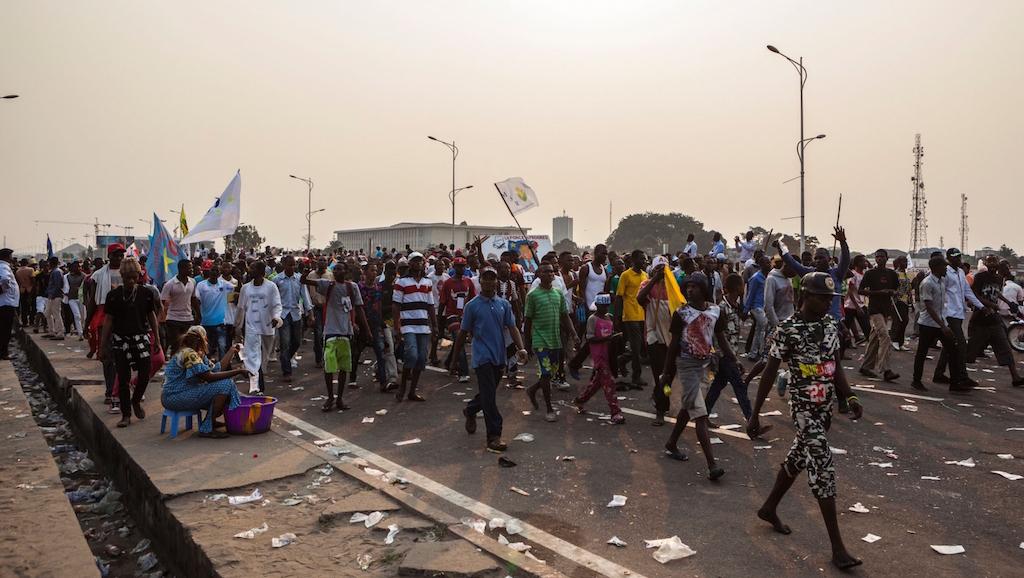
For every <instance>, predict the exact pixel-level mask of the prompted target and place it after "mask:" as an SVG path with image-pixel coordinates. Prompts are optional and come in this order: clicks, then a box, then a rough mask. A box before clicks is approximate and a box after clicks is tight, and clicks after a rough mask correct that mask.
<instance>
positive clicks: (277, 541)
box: [270, 532, 298, 548]
mask: <svg viewBox="0 0 1024 578" xmlns="http://www.w3.org/2000/svg"><path fill="white" fill-rule="evenodd" d="M297 538H298V536H296V535H295V534H292V533H291V532H288V533H286V534H281V535H280V536H278V537H276V538H272V539H271V540H270V545H271V546H273V547H274V548H284V547H285V546H287V545H288V544H291V543H292V542H294V541H295V540H296V539H297Z"/></svg>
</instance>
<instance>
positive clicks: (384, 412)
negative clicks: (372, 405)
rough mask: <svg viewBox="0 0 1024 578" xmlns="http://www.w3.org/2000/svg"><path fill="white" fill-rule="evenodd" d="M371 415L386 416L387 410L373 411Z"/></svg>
mask: <svg viewBox="0 0 1024 578" xmlns="http://www.w3.org/2000/svg"><path fill="white" fill-rule="evenodd" d="M373 413H375V414H377V415H387V414H388V410H387V409H378V410H377V411H375V412H373Z"/></svg>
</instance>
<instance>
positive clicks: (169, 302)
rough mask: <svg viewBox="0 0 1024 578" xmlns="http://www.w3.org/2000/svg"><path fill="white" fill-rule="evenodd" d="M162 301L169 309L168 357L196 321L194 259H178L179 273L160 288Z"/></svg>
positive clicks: (197, 307)
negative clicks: (193, 276)
mask: <svg viewBox="0 0 1024 578" xmlns="http://www.w3.org/2000/svg"><path fill="white" fill-rule="evenodd" d="M160 301H162V302H163V305H164V309H165V310H167V320H166V321H165V322H164V334H165V335H166V348H167V351H166V353H167V357H168V359H169V358H170V356H171V355H172V354H173V353H174V352H175V351H177V350H178V340H179V339H181V336H182V335H184V334H185V332H187V331H188V328H189V327H192V325H193V324H194V323H195V319H196V316H195V314H194V310H198V309H199V300H198V299H196V281H195V279H193V278H192V261H189V260H188V259H182V260H181V261H178V275H177V276H176V277H173V278H171V279H170V280H169V281H167V282H166V283H164V286H163V289H161V290H160Z"/></svg>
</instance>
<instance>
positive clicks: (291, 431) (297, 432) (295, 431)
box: [288, 429, 302, 437]
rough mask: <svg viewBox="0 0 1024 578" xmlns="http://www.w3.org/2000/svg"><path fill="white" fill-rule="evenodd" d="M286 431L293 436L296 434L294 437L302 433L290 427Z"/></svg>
mask: <svg viewBox="0 0 1024 578" xmlns="http://www.w3.org/2000/svg"><path fill="white" fill-rule="evenodd" d="M288 433H290V434H292V435H293V436H296V437H298V436H300V435H302V432H301V431H299V430H297V429H290V430H288Z"/></svg>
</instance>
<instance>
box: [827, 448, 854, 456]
mask: <svg viewBox="0 0 1024 578" xmlns="http://www.w3.org/2000/svg"><path fill="white" fill-rule="evenodd" d="M828 449H829V451H830V452H832V453H833V454H835V455H837V456H845V455H846V454H847V453H849V452H847V451H846V450H844V449H840V448H834V447H832V446H828Z"/></svg>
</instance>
